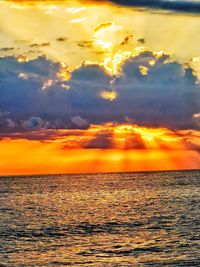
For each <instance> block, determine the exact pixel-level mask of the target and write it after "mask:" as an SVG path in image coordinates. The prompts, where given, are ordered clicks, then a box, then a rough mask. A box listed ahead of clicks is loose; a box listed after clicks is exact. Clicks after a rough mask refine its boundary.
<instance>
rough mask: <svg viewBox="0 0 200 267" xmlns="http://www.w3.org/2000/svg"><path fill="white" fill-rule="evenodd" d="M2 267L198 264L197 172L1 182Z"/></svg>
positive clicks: (199, 210) (6, 179)
mask: <svg viewBox="0 0 200 267" xmlns="http://www.w3.org/2000/svg"><path fill="white" fill-rule="evenodd" d="M0 266H6V267H9V266H14V267H18V266H19V267H23V266H27V267H31V266H35V267H39V266H55V267H56V266H86V267H90V266H105V267H109V266H113V267H114V266H131V267H134V266H187V267H189V266H200V171H181V172H149V173H116V174H91V175H86V174H84V175H48V176H29V177H0Z"/></svg>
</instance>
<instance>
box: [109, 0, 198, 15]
mask: <svg viewBox="0 0 200 267" xmlns="http://www.w3.org/2000/svg"><path fill="white" fill-rule="evenodd" d="M110 2H113V3H114V4H117V5H124V6H132V7H139V8H151V9H160V10H171V11H176V12H184V13H200V1H194V0H191V1H190V0H174V1H171V0H111V1H110Z"/></svg>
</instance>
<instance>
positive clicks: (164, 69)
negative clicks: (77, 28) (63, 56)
mask: <svg viewBox="0 0 200 267" xmlns="http://www.w3.org/2000/svg"><path fill="white" fill-rule="evenodd" d="M141 66H143V67H145V68H146V70H147V73H146V75H144V73H142V71H141ZM59 68H60V65H59V64H55V63H52V62H51V61H50V60H48V59H46V58H43V57H40V58H38V59H36V60H33V61H30V62H22V63H20V62H17V60H16V59H14V58H11V57H8V58H2V59H0V69H1V70H2V72H0V73H1V74H0V84H1V92H0V96H1V97H0V107H1V110H2V111H1V115H0V116H1V118H2V119H1V121H2V122H1V129H2V130H3V131H10V130H11V129H10V127H9V126H8V123H6V121H5V120H6V119H11V120H12V121H13V122H15V124H16V127H15V128H16V129H17V130H18V131H20V127H21V130H24V129H26V130H28V129H29V130H34V129H35V130H37V129H38V128H41V127H46V128H49V129H65V128H80V129H82V128H87V127H88V126H89V122H90V124H103V123H107V122H116V123H123V122H125V121H126V118H128V119H129V120H130V121H132V122H133V123H137V124H139V125H146V126H152V127H154V126H155V127H168V128H171V129H189V128H190V129H198V127H199V125H198V124H197V123H196V120H195V117H194V116H193V114H198V113H199V109H200V86H199V84H198V83H197V78H196V76H195V74H194V73H193V70H192V69H191V68H188V67H187V68H185V67H184V66H183V65H181V64H180V63H178V62H176V61H172V60H171V59H169V57H168V56H167V55H157V54H154V53H152V52H148V51H146V52H142V53H140V54H139V55H138V56H135V57H133V58H131V59H127V60H126V61H125V63H124V65H123V66H122V72H121V75H120V76H119V77H112V76H110V75H108V74H107V73H106V72H105V70H104V69H103V68H102V67H100V66H98V65H91V66H85V65H83V66H80V68H79V69H77V70H76V71H74V72H72V75H71V78H70V80H69V81H66V82H64V83H65V86H67V89H68V90H66V89H65V88H63V86H62V85H63V81H62V80H61V79H60V78H59V77H58V76H57V73H58V72H59ZM22 73H23V75H22ZM24 75H25V76H24ZM49 81H51V82H49ZM44 85H46V87H45V88H46V90H42V88H44ZM105 92H107V93H108V94H109V97H111V98H112V100H113V101H108V99H107V98H105V97H102V96H104V95H105ZM113 96H117V97H113ZM109 99H110V98H109ZM5 111H6V112H5ZM2 114H4V115H3V117H2ZM36 118H37V119H36ZM22 121H23V123H21V122H22ZM47 122H48V123H47ZM13 130H14V128H13V129H12V131H13Z"/></svg>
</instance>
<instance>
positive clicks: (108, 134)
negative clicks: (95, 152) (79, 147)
mask: <svg viewBox="0 0 200 267" xmlns="http://www.w3.org/2000/svg"><path fill="white" fill-rule="evenodd" d="M112 134H113V133H112V131H108V130H102V131H101V130H100V131H99V132H98V133H97V135H96V136H95V137H94V138H93V139H92V140H90V141H88V142H87V143H86V144H85V145H84V148H89V149H111V148H113V143H112V141H113V140H112Z"/></svg>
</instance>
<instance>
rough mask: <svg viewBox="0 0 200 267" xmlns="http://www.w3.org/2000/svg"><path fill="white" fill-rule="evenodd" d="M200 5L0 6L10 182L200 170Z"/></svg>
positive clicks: (4, 145) (1, 155)
mask: <svg viewBox="0 0 200 267" xmlns="http://www.w3.org/2000/svg"><path fill="white" fill-rule="evenodd" d="M199 27H200V1H198V0H196V1H195V0H194V1H189V0H173V1H171V0H170V1H169V0H130V1H123V0H113V1H92V0H91V1H81V0H80V1H78V0H63V1H48V0H46V1H45V0H43V1H42V0H41V1H40V0H35V1H17V0H15V1H8V0H2V1H0V175H22V174H40V173H41V174H47V173H90V172H121V171H150V170H151V171H152V170H153V171H154V170H180V169H199V168H200V52H199V45H200V35H199Z"/></svg>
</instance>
